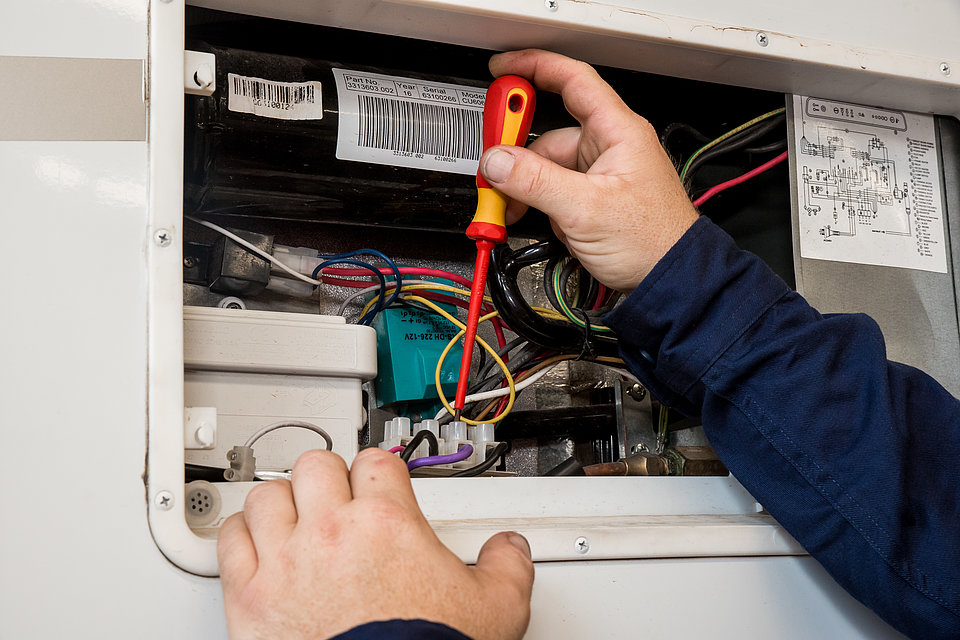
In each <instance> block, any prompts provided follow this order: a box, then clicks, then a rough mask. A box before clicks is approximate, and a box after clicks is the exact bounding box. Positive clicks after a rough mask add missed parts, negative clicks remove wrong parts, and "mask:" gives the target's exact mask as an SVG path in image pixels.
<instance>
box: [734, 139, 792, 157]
mask: <svg viewBox="0 0 960 640" xmlns="http://www.w3.org/2000/svg"><path fill="white" fill-rule="evenodd" d="M786 148H787V141H786V140H777V141H776V142H771V143H770V144H767V145H764V146H762V147H750V148H749V149H744V150H743V151H744V153H749V154H751V155H760V154H763V153H770V152H772V151H783V150H784V149H786Z"/></svg>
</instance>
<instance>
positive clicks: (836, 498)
mask: <svg viewBox="0 0 960 640" xmlns="http://www.w3.org/2000/svg"><path fill="white" fill-rule="evenodd" d="M604 321H605V322H606V323H607V324H608V326H610V327H611V328H613V329H614V330H615V331H616V332H617V334H618V336H619V338H620V341H621V351H622V354H623V357H624V358H625V359H626V360H627V362H628V364H629V366H630V368H631V369H632V370H633V371H634V372H635V373H636V374H637V375H638V376H639V378H640V379H641V380H642V381H643V382H644V383H645V384H646V385H647V386H648V387H649V388H650V389H651V391H652V392H653V393H654V394H655V395H657V396H658V397H659V398H660V399H661V400H663V401H664V402H666V403H667V404H668V405H671V406H675V407H678V408H680V409H681V410H683V411H684V412H686V413H688V414H694V415H695V414H699V415H700V416H701V418H702V421H703V426H704V429H705V431H706V433H707V437H708V438H709V440H710V443H711V444H712V445H713V446H714V448H715V449H716V451H717V453H718V454H719V456H720V458H721V459H722V460H723V462H724V463H725V464H726V465H727V467H728V468H729V469H730V470H731V472H732V473H733V474H734V475H735V476H736V478H737V479H738V480H739V481H740V482H741V483H742V484H743V485H744V486H745V487H746V488H747V490H749V491H750V492H751V494H753V496H754V497H756V498H757V500H758V501H759V502H760V503H761V504H763V506H764V507H766V509H767V510H768V511H769V512H770V513H771V514H772V515H773V516H774V517H775V518H776V519H777V521H778V522H780V523H781V524H782V525H783V527H784V528H785V529H786V530H787V531H789V532H790V533H791V535H793V536H794V537H795V538H796V539H797V541H799V542H800V544H802V545H803V546H804V548H805V549H806V550H807V551H808V552H809V553H810V555H811V556H813V557H814V558H816V559H817V560H818V561H819V562H820V563H821V564H822V565H823V566H824V567H825V568H826V569H827V571H828V572H829V573H830V574H831V575H832V576H833V577H834V579H835V580H836V581H837V582H838V583H840V585H842V586H843V587H844V588H845V589H846V590H847V591H849V592H850V593H851V594H852V595H853V596H854V597H856V598H857V599H858V600H860V601H861V602H863V603H864V604H866V605H867V606H868V607H870V608H871V609H873V610H874V611H876V612H877V613H878V614H879V615H880V616H881V617H883V618H884V619H885V620H886V621H887V622H888V623H890V624H891V625H892V626H893V627H895V628H897V629H898V630H899V631H901V632H903V633H905V634H906V635H908V636H911V637H914V638H923V639H924V640H933V639H939V638H944V639H946V638H952V639H956V638H960V597H958V594H960V402H958V401H957V399H956V398H954V397H953V396H952V395H950V394H949V393H948V392H947V391H946V390H945V389H943V387H941V386H940V385H939V384H938V383H937V382H936V381H934V380H933V379H932V378H930V377H929V376H927V375H926V374H924V373H923V372H921V371H918V370H917V369H914V368H912V367H908V366H905V365H902V364H898V363H895V362H890V361H888V360H887V359H886V348H885V345H884V341H883V336H882V335H881V333H880V329H879V327H878V326H877V324H876V323H875V322H874V321H873V320H872V319H871V318H869V317H867V316H865V315H832V316H823V315H821V314H819V313H818V312H817V311H816V310H815V309H813V308H812V307H810V305H808V304H807V303H806V301H805V300H804V299H803V298H802V297H801V296H799V295H797V294H796V293H794V292H793V291H791V290H790V289H789V287H787V285H786V284H785V283H784V282H783V281H782V280H780V279H779V278H778V277H777V276H776V275H775V274H774V273H773V272H772V271H770V270H769V268H767V266H766V265H765V264H764V263H763V262H762V261H761V260H760V259H759V258H757V257H756V256H754V255H752V254H750V253H747V252H745V251H741V250H740V249H738V248H737V247H736V245H735V244H734V243H733V240H732V239H731V238H730V237H729V236H727V235H726V234H725V233H724V232H723V231H721V230H720V229H719V228H718V227H716V226H715V225H714V224H713V223H711V222H710V221H709V220H707V219H706V218H701V219H700V220H698V221H697V222H696V223H695V224H694V225H693V227H691V228H690V230H688V231H687V233H686V234H685V235H684V236H683V238H681V240H680V241H679V242H678V243H677V244H676V245H675V246H674V247H673V248H672V249H671V250H670V252H669V253H668V254H667V255H666V256H664V258H663V259H662V260H661V261H660V262H659V263H658V264H657V266H656V267H655V269H654V270H653V271H652V272H651V273H650V274H649V275H648V276H647V277H646V278H645V279H644V281H643V282H642V283H641V284H640V286H639V287H637V289H636V290H635V291H634V292H633V293H632V294H631V295H630V296H629V297H628V298H627V299H626V300H625V301H624V302H623V303H622V304H621V305H620V306H619V307H617V308H616V309H614V310H613V311H612V312H611V313H609V314H608V315H607V316H606V317H605V318H604Z"/></svg>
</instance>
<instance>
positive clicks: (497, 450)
mask: <svg viewBox="0 0 960 640" xmlns="http://www.w3.org/2000/svg"><path fill="white" fill-rule="evenodd" d="M509 448H510V445H509V444H507V443H506V442H501V443H500V444H498V445H497V446H495V447H494V448H493V449H491V450H490V451H488V452H487V457H486V459H485V460H484V461H483V462H481V463H480V464H478V465H476V466H475V467H470V468H469V469H461V470H460V471H457V472H456V473H451V474H450V475H449V476H447V477H448V478H472V477H473V476H478V475H480V474H481V473H483V472H484V471H487V470H488V469H490V467H492V466H493V465H494V464H496V463H497V460H499V459H500V456H502V455H504V454H505V453H506V452H507V450H508V449H509Z"/></svg>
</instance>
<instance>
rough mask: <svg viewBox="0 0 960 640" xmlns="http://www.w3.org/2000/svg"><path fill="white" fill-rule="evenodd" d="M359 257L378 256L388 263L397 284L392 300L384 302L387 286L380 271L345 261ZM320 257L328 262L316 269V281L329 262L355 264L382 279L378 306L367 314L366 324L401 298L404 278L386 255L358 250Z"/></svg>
mask: <svg viewBox="0 0 960 640" xmlns="http://www.w3.org/2000/svg"><path fill="white" fill-rule="evenodd" d="M359 255H371V256H377V257H378V258H380V259H381V260H383V261H384V262H386V263H387V266H388V267H390V270H391V271H393V277H394V279H395V280H396V282H397V288H396V289H394V290H393V293H392V294H390V298H389V299H388V300H387V301H386V302H384V300H383V291H384V289H385V288H386V286H387V284H386V281H385V280H384V278H383V274H381V273H380V270H379V269H376V268H374V267H373V266H371V265H369V264H367V263H366V262H359V261H355V262H350V261H349V260H344V258H352V257H354V256H359ZM318 257H320V258H324V259H325V260H327V261H328V262H324V263H321V264H320V265H319V266H318V267H317V268H316V269H314V270H313V278H314V280H316V279H317V274H318V273H319V272H320V269H323V268H324V267H327V266H330V263H329V261H331V260H338V261H339V262H341V263H345V264H355V265H357V266H363V268H364V269H369V270H370V271H372V272H374V273H376V275H377V277H378V278H379V279H380V295H379V298H378V300H377V304H376V305H375V306H374V307H373V309H371V310H370V311H368V312H367V316H369V319H368V322H366V323H365V324H370V323H371V322H373V318H374V317H375V316H376V315H377V314H378V313H380V311H381V310H382V309H386V308H387V307H389V306H390V305H392V304H393V303H394V302H396V300H397V298H398V297H399V296H400V287H402V286H403V276H402V275H401V274H400V267H398V266H397V263H396V262H394V261H393V260H391V259H390V258H388V257H387V255H386V254H385V253H382V252H380V251H377V250H376V249H357V250H356V251H348V252H347V253H339V254H337V255H333V256H324V255H319V256H318ZM367 316H364V318H366V317H367ZM362 321H363V318H361V319H360V322H362Z"/></svg>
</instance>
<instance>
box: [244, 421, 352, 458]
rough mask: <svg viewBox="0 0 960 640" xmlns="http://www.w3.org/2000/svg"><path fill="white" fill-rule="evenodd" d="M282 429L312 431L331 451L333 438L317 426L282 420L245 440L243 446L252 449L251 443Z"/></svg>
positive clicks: (309, 423)
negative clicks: (297, 428) (293, 428)
mask: <svg viewBox="0 0 960 640" xmlns="http://www.w3.org/2000/svg"><path fill="white" fill-rule="evenodd" d="M284 427H299V428H300V429H307V430H309V431H313V432H314V433H317V434H320V437H321V438H323V440H324V442H326V443H327V451H333V438H331V437H330V434H329V433H327V432H326V431H324V430H323V429H322V428H320V427H318V426H317V425H315V424H313V423H311V422H304V421H302V420H284V421H283V422H274V423H273V424H268V425H267V426H265V427H262V428H261V429H259V430H257V432H256V433H254V434H253V435H252V436H250V437H249V438H247V442H246V444H244V445H243V446H245V447H252V446H253V443H254V442H256V441H257V440H259V439H260V438H262V437H263V436H265V435H267V434H268V433H270V432H271V431H276V430H277V429H283V428H284Z"/></svg>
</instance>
